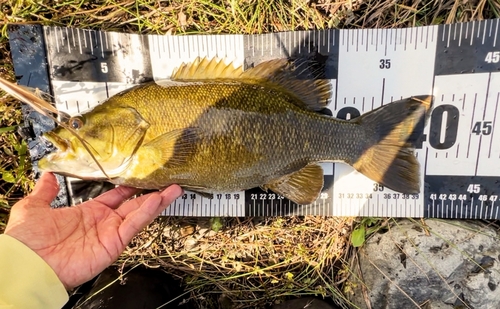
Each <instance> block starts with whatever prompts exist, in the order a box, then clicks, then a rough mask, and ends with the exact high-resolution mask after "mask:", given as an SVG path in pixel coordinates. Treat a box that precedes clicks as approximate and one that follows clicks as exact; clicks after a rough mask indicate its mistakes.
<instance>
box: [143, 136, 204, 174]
mask: <svg viewBox="0 0 500 309" xmlns="http://www.w3.org/2000/svg"><path fill="white" fill-rule="evenodd" d="M197 132H198V130H197V129H196V128H187V129H178V130H173V131H170V132H168V133H165V134H162V135H160V136H158V137H156V138H155V139H153V140H151V141H150V142H148V143H146V144H144V145H143V146H142V148H143V150H144V151H145V152H146V153H148V154H149V155H151V156H154V158H155V159H156V162H157V164H158V165H159V166H164V165H165V163H167V162H168V164H169V165H178V164H182V163H184V162H186V160H188V159H189V157H190V156H192V155H193V153H194V151H195V147H196V143H195V141H196V139H197V138H199V134H198V133H197ZM150 159H151V158H150Z"/></svg>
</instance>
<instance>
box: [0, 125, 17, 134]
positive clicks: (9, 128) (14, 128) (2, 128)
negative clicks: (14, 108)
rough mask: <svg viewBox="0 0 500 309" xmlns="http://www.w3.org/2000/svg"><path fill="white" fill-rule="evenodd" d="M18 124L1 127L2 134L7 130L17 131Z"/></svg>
mask: <svg viewBox="0 0 500 309" xmlns="http://www.w3.org/2000/svg"><path fill="white" fill-rule="evenodd" d="M16 128H17V126H10V127H1V128H0V134H1V133H5V132H12V131H15V130H16Z"/></svg>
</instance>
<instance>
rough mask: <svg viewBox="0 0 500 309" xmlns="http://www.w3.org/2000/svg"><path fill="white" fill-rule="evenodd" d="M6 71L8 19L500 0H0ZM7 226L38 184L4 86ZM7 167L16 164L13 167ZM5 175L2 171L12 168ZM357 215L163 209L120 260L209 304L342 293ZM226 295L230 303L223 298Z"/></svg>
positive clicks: (153, 24)
mask: <svg viewBox="0 0 500 309" xmlns="http://www.w3.org/2000/svg"><path fill="white" fill-rule="evenodd" d="M0 4H1V5H0V30H1V37H0V55H1V56H0V76H1V77H4V78H8V79H11V80H12V79H14V76H13V69H12V64H11V59H10V53H9V45H8V41H7V37H6V25H7V23H15V22H17V23H20V22H21V23H30V22H39V23H42V24H46V25H61V26H73V27H80V28H90V29H101V30H109V31H121V32H134V33H145V34H146V33H158V34H164V33H172V34H180V33H262V32H272V31H285V30H301V29H323V28H373V27H381V28H385V27H412V26H422V25H431V24H442V23H452V22H461V21H470V20H480V19H485V18H498V17H500V3H499V2H498V1H497V0H470V1H468V0H412V1H410V0H402V1H383V0H345V1H330V0H318V1H296V0H291V1H278V0H276V1H273V0H269V1H265V2H264V1H254V0H246V1H234V0H228V1H209V0H201V1H189V0H188V1H186V0H182V1H181V0H173V1H146V0H139V1H129V0H125V1H124V0H115V1H112V0H106V1H91V2H87V1H74V0H62V1H27V0H26V1H13V0H7V1H5V0H0ZM0 117H1V118H0V119H1V125H0V148H1V149H2V150H1V153H0V171H1V172H2V174H3V175H6V174H7V173H9V174H11V175H12V177H10V176H5V177H7V178H8V180H12V182H7V181H5V179H4V180H3V181H2V182H0V231H1V230H2V225H3V224H5V220H6V218H5V217H6V214H8V211H9V208H10V206H11V205H12V204H13V203H14V202H15V201H16V200H17V199H19V198H21V197H22V196H23V195H25V194H26V193H27V192H29V191H30V189H31V187H32V180H31V179H30V177H31V175H30V169H29V160H28V159H27V156H26V155H25V146H23V142H22V140H21V139H20V137H19V136H18V135H17V133H16V130H17V127H18V126H19V124H20V123H21V119H22V115H21V112H20V104H19V102H17V101H15V100H12V99H10V98H8V97H6V95H5V94H4V93H3V92H0ZM6 172H7V173H6ZM3 175H2V176H3ZM353 224H354V219H353V218H320V217H305V218H297V217H294V218H270V219H266V220H260V221H259V219H242V221H240V220H238V219H228V220H227V221H226V222H225V224H224V228H223V229H222V230H221V231H219V232H213V231H211V229H210V227H211V226H212V225H210V224H209V223H207V222H205V220H204V219H199V218H189V219H186V218H161V219H158V220H157V221H155V222H154V223H153V224H152V225H151V226H150V227H149V228H148V229H146V230H145V231H144V232H142V233H141V234H140V235H138V236H137V237H136V238H135V239H134V241H133V242H132V244H131V245H130V246H129V248H128V249H127V251H126V252H125V253H124V254H123V255H122V257H121V258H120V260H119V261H118V263H120V264H123V263H144V264H147V265H150V266H161V267H165V268H167V269H169V270H171V271H173V272H175V273H177V274H178V275H179V276H180V277H182V278H183V279H184V280H185V282H186V283H187V286H188V289H189V292H188V293H187V294H186V295H185V296H184V298H190V299H191V300H192V301H193V302H195V303H197V304H199V305H201V306H203V307H206V308H220V307H224V308H256V307H262V306H264V305H265V304H269V303H272V302H274V301H276V300H279V299H283V298H286V297H289V296H300V295H311V294H312V295H321V296H326V297H333V298H335V299H340V298H341V295H340V293H339V289H340V288H341V284H342V282H343V281H344V280H346V278H347V276H348V274H349V269H350V266H349V264H350V263H351V258H350V256H351V253H352V251H353V250H352V249H350V246H349V237H350V232H351V231H352V226H353ZM223 304H225V305H223Z"/></svg>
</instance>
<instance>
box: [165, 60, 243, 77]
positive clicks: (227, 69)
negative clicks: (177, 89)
mask: <svg viewBox="0 0 500 309" xmlns="http://www.w3.org/2000/svg"><path fill="white" fill-rule="evenodd" d="M242 72H243V68H242V67H241V66H239V67H236V68H235V67H234V66H233V64H232V63H230V64H225V63H224V61H222V60H218V59H217V58H213V59H212V60H209V59H207V58H200V57H198V58H196V59H195V60H194V61H193V62H191V63H183V64H181V66H180V67H179V68H178V69H177V70H176V71H174V73H173V74H172V77H171V78H170V79H171V80H176V81H181V80H182V81H186V80H207V79H237V78H239V77H240V75H241V73H242Z"/></svg>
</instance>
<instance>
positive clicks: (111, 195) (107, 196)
mask: <svg viewBox="0 0 500 309" xmlns="http://www.w3.org/2000/svg"><path fill="white" fill-rule="evenodd" d="M139 191H140V190H139V189H135V188H130V187H123V186H119V187H116V188H114V189H112V190H109V191H107V192H105V193H103V194H101V195H99V196H98V197H96V198H95V199H93V201H94V202H99V203H102V204H104V205H106V206H108V207H109V208H112V209H116V208H118V206H120V205H121V204H122V203H123V202H124V201H126V200H128V199H129V198H131V197H132V196H133V195H134V194H137V193H138V192H139Z"/></svg>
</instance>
